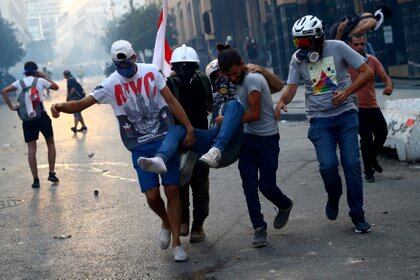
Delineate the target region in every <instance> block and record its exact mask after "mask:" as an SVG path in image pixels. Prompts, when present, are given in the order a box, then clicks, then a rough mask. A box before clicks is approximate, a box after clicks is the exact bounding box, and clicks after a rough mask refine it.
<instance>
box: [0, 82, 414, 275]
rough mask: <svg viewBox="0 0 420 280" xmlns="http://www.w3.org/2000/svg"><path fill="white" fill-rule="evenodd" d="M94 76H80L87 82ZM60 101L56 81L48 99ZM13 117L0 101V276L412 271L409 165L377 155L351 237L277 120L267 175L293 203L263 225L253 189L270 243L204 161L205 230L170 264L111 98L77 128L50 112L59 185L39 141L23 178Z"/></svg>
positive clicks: (302, 125) (226, 174)
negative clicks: (33, 169) (257, 236)
mask: <svg viewBox="0 0 420 280" xmlns="http://www.w3.org/2000/svg"><path fill="white" fill-rule="evenodd" d="M94 85H95V82H94V81H92V80H90V81H88V85H87V86H86V88H87V89H88V88H92V87H93V86H94ZM407 91H409V92H410V94H411V93H412V92H413V91H410V90H407ZM398 94H403V93H402V92H399V93H398ZM274 98H275V97H273V99H274ZM64 99H65V94H64V87H63V86H62V87H61V90H60V92H59V93H58V94H57V93H53V94H52V97H51V98H50V99H48V101H47V102H46V104H47V107H49V105H50V104H51V102H57V101H63V100H64ZM302 104H303V103H302ZM14 114H15V113H13V112H11V111H9V110H8V109H7V107H6V106H4V105H1V106H0V118H1V120H2V121H1V122H0V135H1V137H0V169H1V170H0V176H1V180H0V233H1V234H0V279H104V278H107V279H419V274H420V235H419V232H420V164H419V163H401V162H399V161H397V160H395V159H393V158H390V157H382V158H380V161H381V163H383V167H384V170H385V171H384V173H382V174H378V175H377V181H376V183H372V184H365V186H364V187H365V211H366V217H367V219H368V221H369V222H370V223H371V225H372V227H373V230H372V233H370V234H367V235H357V234H355V233H354V232H353V227H352V225H351V222H350V219H349V218H348V215H347V212H348V207H347V204H346V201H345V195H344V196H343V199H342V200H341V203H340V210H341V211H340V214H339V217H338V219H337V221H335V222H331V221H328V220H327V219H326V218H325V216H324V214H323V208H324V206H325V202H326V194H325V192H324V190H323V184H322V182H321V178H320V175H319V172H318V164H317V162H316V158H315V152H314V149H313V146H312V145H311V143H310V142H309V140H308V139H307V137H306V135H307V128H308V124H307V122H306V121H302V122H289V121H287V122H281V123H279V125H280V131H281V140H280V146H281V154H280V158H279V164H280V168H279V171H278V180H277V181H278V184H279V185H280V186H281V188H282V190H283V191H284V192H285V193H286V194H287V195H289V196H291V197H292V198H293V200H294V205H295V207H294V208H293V210H292V213H291V218H290V221H289V223H288V224H287V226H286V227H285V228H284V229H282V230H275V229H274V228H273V227H272V220H273V218H274V216H275V214H276V212H275V210H274V207H273V206H272V204H270V203H269V202H268V201H267V200H265V199H264V198H262V197H261V201H262V208H263V211H264V214H265V218H266V221H267V222H268V223H269V229H268V234H269V236H268V242H269V246H268V247H267V248H263V249H254V248H252V247H251V240H252V237H253V230H252V227H251V224H250V221H249V217H248V212H247V209H246V204H245V199H244V195H243V193H242V188H241V180H240V177H239V172H238V170H237V165H236V164H234V165H232V166H230V167H228V168H224V169H220V170H212V171H211V173H210V183H211V204H210V216H209V218H208V220H207V221H206V224H205V230H206V233H207V239H206V240H205V241H204V242H202V243H198V244H189V243H188V239H186V238H184V239H183V244H184V245H185V247H186V249H187V250H188V252H189V254H190V261H189V262H187V263H175V262H174V261H173V258H172V256H171V254H170V251H169V250H168V251H161V250H159V249H158V248H157V246H156V242H155V236H156V234H157V232H158V230H159V228H160V223H159V221H158V219H157V218H156V216H155V215H153V214H152V212H151V210H150V209H149V208H148V206H147V203H146V200H145V197H144V196H143V195H142V194H141V193H140V191H139V188H138V184H137V180H136V175H135V172H134V169H133V168H132V167H131V162H130V154H129V152H127V151H126V150H125V148H124V147H123V145H122V143H121V141H120V138H119V132H118V129H117V124H116V121H115V119H114V116H113V113H112V109H111V108H110V107H108V106H94V107H93V108H91V109H90V110H89V111H87V112H85V113H84V116H85V119H86V122H87V126H88V132H87V133H78V134H77V135H74V134H73V132H71V131H70V127H71V126H72V124H73V116H71V115H63V116H62V117H61V118H60V119H55V120H53V126H54V132H55V141H56V148H57V168H56V171H57V176H58V177H59V178H60V181H61V182H60V184H59V185H51V184H50V183H49V182H48V181H47V180H46V178H47V175H48V167H47V152H46V145H45V142H44V141H43V139H42V138H41V141H39V142H38V143H39V144H38V152H37V156H38V165H39V173H40V180H41V188H40V189H38V190H34V189H31V187H30V185H31V183H32V178H31V176H30V171H29V167H28V164H27V160H26V147H25V144H24V141H23V133H22V130H21V122H20V120H19V119H18V117H17V116H16V115H14ZM89 155H90V156H89ZM95 190H98V191H99V195H98V196H97V197H95V196H94V194H93V193H94V191H95Z"/></svg>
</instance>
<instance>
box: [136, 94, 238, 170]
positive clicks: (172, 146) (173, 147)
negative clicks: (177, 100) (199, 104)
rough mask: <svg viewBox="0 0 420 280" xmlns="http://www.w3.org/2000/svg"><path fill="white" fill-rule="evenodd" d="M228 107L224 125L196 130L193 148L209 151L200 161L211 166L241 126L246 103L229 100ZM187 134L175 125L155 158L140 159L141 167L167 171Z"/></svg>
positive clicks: (199, 151)
mask: <svg viewBox="0 0 420 280" xmlns="http://www.w3.org/2000/svg"><path fill="white" fill-rule="evenodd" d="M225 107H226V109H225V110H224V114H223V116H224V119H223V122H222V124H221V126H220V128H213V129H209V130H200V129H195V137H196V142H195V144H194V146H193V147H192V149H191V150H193V151H194V152H196V153H197V154H198V155H199V156H201V155H203V154H205V153H207V152H208V153H207V154H206V155H207V156H209V157H207V156H206V157H204V158H201V159H200V160H201V161H203V162H205V163H206V164H207V165H209V166H210V167H217V164H218V162H219V160H220V157H221V153H222V152H223V150H224V148H225V146H226V144H227V143H228V142H229V140H230V139H231V138H232V136H233V135H235V133H236V131H237V129H238V128H239V127H240V126H241V121H242V116H243V107H242V105H241V104H240V103H239V102H238V101H234V100H231V101H229V102H228V103H226V105H225ZM185 134H186V131H185V128H184V127H183V126H180V125H175V126H171V127H170V128H169V130H168V132H167V134H166V137H165V139H164V141H163V143H162V146H161V147H160V148H159V150H158V152H157V153H156V156H155V157H153V158H145V157H141V158H139V165H140V166H141V168H143V169H144V170H146V171H149V172H154V173H158V174H164V173H165V172H166V162H168V161H169V160H170V159H171V158H172V157H173V156H175V155H177V152H178V148H179V145H180V144H181V143H182V141H183V140H184V138H185ZM213 148H214V149H213ZM209 149H210V150H209Z"/></svg>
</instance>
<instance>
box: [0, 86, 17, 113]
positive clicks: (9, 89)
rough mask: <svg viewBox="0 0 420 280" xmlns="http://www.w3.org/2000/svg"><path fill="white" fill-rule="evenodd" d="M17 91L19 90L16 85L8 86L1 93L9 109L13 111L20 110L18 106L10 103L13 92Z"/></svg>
mask: <svg viewBox="0 0 420 280" xmlns="http://www.w3.org/2000/svg"><path fill="white" fill-rule="evenodd" d="M15 90H17V88H16V87H15V86H14V85H8V86H7V87H5V88H4V89H3V90H2V92H1V93H2V95H3V99H4V102H5V103H6V104H7V106H8V107H9V109H10V110H12V111H16V110H17V109H18V108H19V106H18V105H16V106H14V105H13V104H12V102H11V101H10V98H9V94H10V93H11V92H12V91H15Z"/></svg>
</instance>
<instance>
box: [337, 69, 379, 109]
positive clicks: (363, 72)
mask: <svg viewBox="0 0 420 280" xmlns="http://www.w3.org/2000/svg"><path fill="white" fill-rule="evenodd" d="M357 73H358V75H357V78H356V80H355V81H354V82H353V83H352V84H351V85H350V86H349V87H348V88H346V89H344V90H342V91H338V92H336V93H335V94H334V97H333V98H332V102H333V104H334V105H338V104H341V103H342V102H344V101H345V100H346V99H347V97H349V95H350V94H353V93H355V92H357V91H358V90H359V89H360V88H361V87H363V86H364V85H366V84H367V83H368V82H370V81H373V79H374V78H375V74H374V73H373V71H372V69H371V68H370V67H369V66H368V65H367V64H366V63H363V64H362V65H361V66H360V67H359V68H357Z"/></svg>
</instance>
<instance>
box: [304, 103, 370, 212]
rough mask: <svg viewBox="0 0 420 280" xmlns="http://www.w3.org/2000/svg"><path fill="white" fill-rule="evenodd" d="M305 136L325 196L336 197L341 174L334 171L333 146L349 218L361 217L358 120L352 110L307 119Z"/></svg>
mask: <svg viewBox="0 0 420 280" xmlns="http://www.w3.org/2000/svg"><path fill="white" fill-rule="evenodd" d="M310 124H311V125H310V128H309V132H308V138H309V140H311V141H312V143H313V145H314V147H315V151H316V156H317V158H318V162H319V171H320V173H321V177H322V180H323V181H324V185H325V190H326V191H327V194H328V198H330V199H333V200H338V199H340V196H341V194H342V184H341V177H340V175H339V173H338V157H337V145H338V147H339V148H340V159H341V165H342V166H343V170H344V176H345V179H346V185H347V203H348V205H349V207H350V212H349V215H350V217H360V216H363V214H364V212H363V184H362V175H361V168H360V160H359V143H358V135H357V132H358V119H357V113H356V111H355V110H350V111H347V112H344V113H342V114H340V115H338V116H334V117H326V118H313V119H311V120H310Z"/></svg>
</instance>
